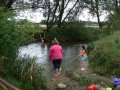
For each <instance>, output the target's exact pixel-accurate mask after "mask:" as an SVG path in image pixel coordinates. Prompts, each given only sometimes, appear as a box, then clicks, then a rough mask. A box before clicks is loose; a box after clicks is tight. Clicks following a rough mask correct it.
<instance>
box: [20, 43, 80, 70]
mask: <svg viewBox="0 0 120 90" xmlns="http://www.w3.org/2000/svg"><path fill="white" fill-rule="evenodd" d="M62 47H63V60H62V67H63V68H64V69H65V70H69V69H71V68H73V67H76V66H78V65H79V60H78V59H75V58H76V57H77V56H78V55H79V54H80V44H73V45H69V46H68V45H67V46H62ZM48 55H49V46H48V45H47V44H41V43H33V44H30V45H27V46H22V47H20V48H19V57H22V58H24V57H27V56H29V57H32V58H33V57H36V59H37V63H40V64H42V65H44V66H45V68H46V69H47V70H49V69H52V63H51V62H50V61H49V60H48ZM76 62H78V63H76Z"/></svg>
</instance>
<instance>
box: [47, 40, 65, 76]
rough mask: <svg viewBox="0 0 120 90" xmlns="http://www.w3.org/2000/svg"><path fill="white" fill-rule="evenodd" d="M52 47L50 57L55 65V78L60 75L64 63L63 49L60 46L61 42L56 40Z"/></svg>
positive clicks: (53, 41)
mask: <svg viewBox="0 0 120 90" xmlns="http://www.w3.org/2000/svg"><path fill="white" fill-rule="evenodd" d="M52 44H53V45H52V46H51V47H50V55H49V59H50V60H51V61H52V63H53V67H54V74H53V76H58V75H60V67H61V61H62V57H63V55H62V47H61V46H60V45H59V42H58V41H57V39H56V38H55V39H54V40H52Z"/></svg>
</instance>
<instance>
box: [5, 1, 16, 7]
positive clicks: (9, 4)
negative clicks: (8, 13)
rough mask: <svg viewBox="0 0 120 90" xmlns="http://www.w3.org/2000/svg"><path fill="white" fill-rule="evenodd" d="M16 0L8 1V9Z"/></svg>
mask: <svg viewBox="0 0 120 90" xmlns="http://www.w3.org/2000/svg"><path fill="white" fill-rule="evenodd" d="M14 1H15V0H9V1H8V2H7V3H6V5H5V8H6V9H9V8H11V6H12V4H13V3H14Z"/></svg>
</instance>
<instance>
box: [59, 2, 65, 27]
mask: <svg viewBox="0 0 120 90" xmlns="http://www.w3.org/2000/svg"><path fill="white" fill-rule="evenodd" d="M63 13H64V0H62V5H61V10H60V14H59V21H58V27H59V28H61V26H62V22H61V21H62V17H63Z"/></svg>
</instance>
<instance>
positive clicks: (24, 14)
mask: <svg viewBox="0 0 120 90" xmlns="http://www.w3.org/2000/svg"><path fill="white" fill-rule="evenodd" d="M24 2H30V1H29V0H25V1H24ZM69 7H71V5H68V8H69ZM40 12H41V13H40ZM107 15H108V13H106V12H105V11H104V12H103V14H102V15H101V16H100V20H101V21H104V20H105V18H106V16H107ZM15 19H17V20H19V19H27V20H28V21H30V22H34V23H39V22H41V20H43V19H44V17H43V14H42V10H41V9H37V10H36V11H33V10H32V9H28V10H24V11H17V16H16V17H15ZM79 20H81V21H93V22H97V17H96V16H92V15H91V14H90V13H89V10H88V9H84V10H83V11H82V12H81V15H80V16H79Z"/></svg>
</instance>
